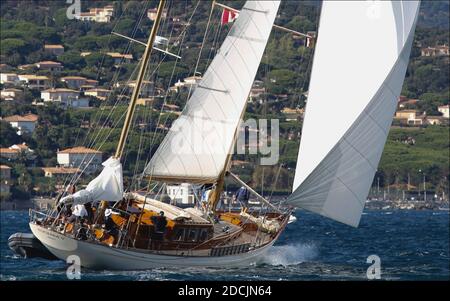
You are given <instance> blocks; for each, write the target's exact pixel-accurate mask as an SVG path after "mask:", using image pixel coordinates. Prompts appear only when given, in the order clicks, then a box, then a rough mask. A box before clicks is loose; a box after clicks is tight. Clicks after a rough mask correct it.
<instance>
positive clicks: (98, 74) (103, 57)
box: [83, 6, 142, 145]
mask: <svg viewBox="0 0 450 301" xmlns="http://www.w3.org/2000/svg"><path fill="white" fill-rule="evenodd" d="M127 10H128V6H126V8H125V9H124V10H123V11H122V14H121V15H120V17H119V18H118V19H117V21H116V23H115V25H114V27H113V29H112V31H114V30H115V28H116V27H117V25H118V24H119V21H120V20H121V19H122V17H123V16H124V14H125V12H126V11H127ZM141 18H142V17H141ZM136 27H137V25H136V26H135V29H134V30H133V33H135V32H136ZM111 37H112V33H110V34H109V36H108V45H109V42H110V41H111ZM105 57H106V52H104V53H103V56H102V61H101V63H100V66H99V67H98V69H97V70H98V71H97V76H96V80H98V79H99V76H100V72H101V69H102V66H103V63H104V60H105ZM118 72H119V70H116V72H115V74H114V75H113V78H114V76H115V75H116V74H118ZM97 114H98V111H97ZM101 115H103V112H101ZM99 118H101V117H99ZM95 119H96V116H94V122H95ZM83 145H84V142H83Z"/></svg>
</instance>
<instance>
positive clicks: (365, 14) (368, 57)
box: [287, 1, 420, 227]
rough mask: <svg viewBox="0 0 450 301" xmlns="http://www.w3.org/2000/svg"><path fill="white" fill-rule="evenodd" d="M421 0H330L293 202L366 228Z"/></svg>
mask: <svg viewBox="0 0 450 301" xmlns="http://www.w3.org/2000/svg"><path fill="white" fill-rule="evenodd" d="M419 6H420V2H419V1H346V2H343V1H324V3H323V6H322V12H321V19H320V24H319V33H318V40H317V44H316V50H315V54H314V63H313V70H312V74H311V82H310V87H309V96H308V102H307V106H306V114H305V119H304V123H303V130H302V137H301V144H300V150H299V154H298V161H297V168H296V173H295V179H294V186H293V193H292V195H291V196H290V197H289V198H288V200H287V203H289V204H291V205H294V206H298V207H301V208H304V209H307V210H310V211H313V212H315V213H318V214H321V215H323V216H326V217H329V218H331V219H334V220H336V221H339V222H342V223H345V224H348V225H351V226H355V227H356V226H358V224H359V220H360V218H361V213H362V210H363V208H364V203H365V200H366V198H367V194H368V191H369V189H370V186H371V184H372V181H373V177H374V174H375V172H376V170H377V166H378V163H379V160H380V157H381V154H382V151H383V148H384V144H385V142H386V138H387V135H388V133H389V128H390V125H391V122H392V117H393V115H394V112H395V109H396V106H397V99H398V97H399V95H400V92H401V88H402V84H403V80H404V77H405V72H406V68H407V65H408V61H409V55H410V52H411V45H412V41H413V37H414V29H415V24H416V21H417V16H418V11H419Z"/></svg>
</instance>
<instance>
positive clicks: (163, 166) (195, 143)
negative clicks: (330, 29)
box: [145, 1, 280, 182]
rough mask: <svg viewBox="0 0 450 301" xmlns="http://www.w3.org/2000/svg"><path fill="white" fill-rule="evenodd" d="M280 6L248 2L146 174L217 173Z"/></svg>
mask: <svg viewBox="0 0 450 301" xmlns="http://www.w3.org/2000/svg"><path fill="white" fill-rule="evenodd" d="M279 4H280V3H279V1H247V2H246V4H245V5H244V7H243V8H242V10H241V12H240V14H239V18H237V20H236V21H235V23H234V24H233V27H232V28H231V30H230V32H229V34H228V36H227V38H226V39H225V41H224V42H223V44H222V46H221V48H220V50H219V52H218V54H217V55H216V57H215V58H214V60H213V61H212V62H211V64H210V66H209V67H208V69H207V71H206V72H205V74H204V76H203V79H202V80H201V82H200V83H199V85H198V87H197V88H196V90H195V91H194V93H193V94H192V96H191V98H190V99H189V101H188V103H187V105H186V107H185V109H184V110H183V112H182V114H181V116H180V117H179V118H178V119H177V120H176V121H175V122H174V124H173V125H172V128H171V129H170V131H169V133H168V134H167V135H166V137H165V139H164V140H163V142H162V143H161V145H160V146H159V148H158V149H157V151H156V153H155V154H154V156H153V157H152V159H151V161H150V163H149V164H148V165H147V167H146V169H145V173H146V174H148V175H151V176H153V177H154V178H162V179H170V178H175V179H185V180H193V181H194V180H197V181H202V182H214V181H215V180H216V179H217V178H218V177H219V175H220V173H221V172H222V170H223V168H224V164H225V162H226V158H227V155H228V154H229V152H230V150H231V147H232V145H233V138H234V134H235V130H236V128H237V127H238V125H239V121H240V118H241V114H242V112H243V110H244V108H245V104H246V101H247V98H248V95H249V92H250V89H251V86H252V83H253V80H254V79H255V76H256V72H257V70H258V66H259V64H260V61H261V59H262V55H263V53H264V49H265V47H266V44H267V40H268V39H269V36H270V32H271V29H272V26H273V23H274V21H275V17H276V15H277V11H278V7H279Z"/></svg>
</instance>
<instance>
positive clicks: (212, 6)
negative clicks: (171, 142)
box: [186, 0, 215, 101]
mask: <svg viewBox="0 0 450 301" xmlns="http://www.w3.org/2000/svg"><path fill="white" fill-rule="evenodd" d="M214 2H215V1H214V0H213V1H212V2H211V11H210V13H209V17H208V23H206V29H205V34H204V35H203V41H202V45H201V46H200V51H199V54H198V58H197V63H196V64H195V68H194V74H193V76H196V74H197V69H198V65H199V63H200V58H201V56H202V51H203V47H204V45H205V42H206V37H207V35H208V30H209V26H210V24H211V17H212V14H213V11H214ZM191 92H192V86H190V87H189V93H188V96H187V100H186V101H188V100H189V98H190V97H191Z"/></svg>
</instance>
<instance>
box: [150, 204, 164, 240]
mask: <svg viewBox="0 0 450 301" xmlns="http://www.w3.org/2000/svg"><path fill="white" fill-rule="evenodd" d="M152 222H153V225H154V226H155V235H154V237H153V239H154V240H156V241H159V242H161V241H163V240H164V233H165V232H166V226H167V219H166V217H165V216H164V211H160V212H159V215H157V216H152Z"/></svg>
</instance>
